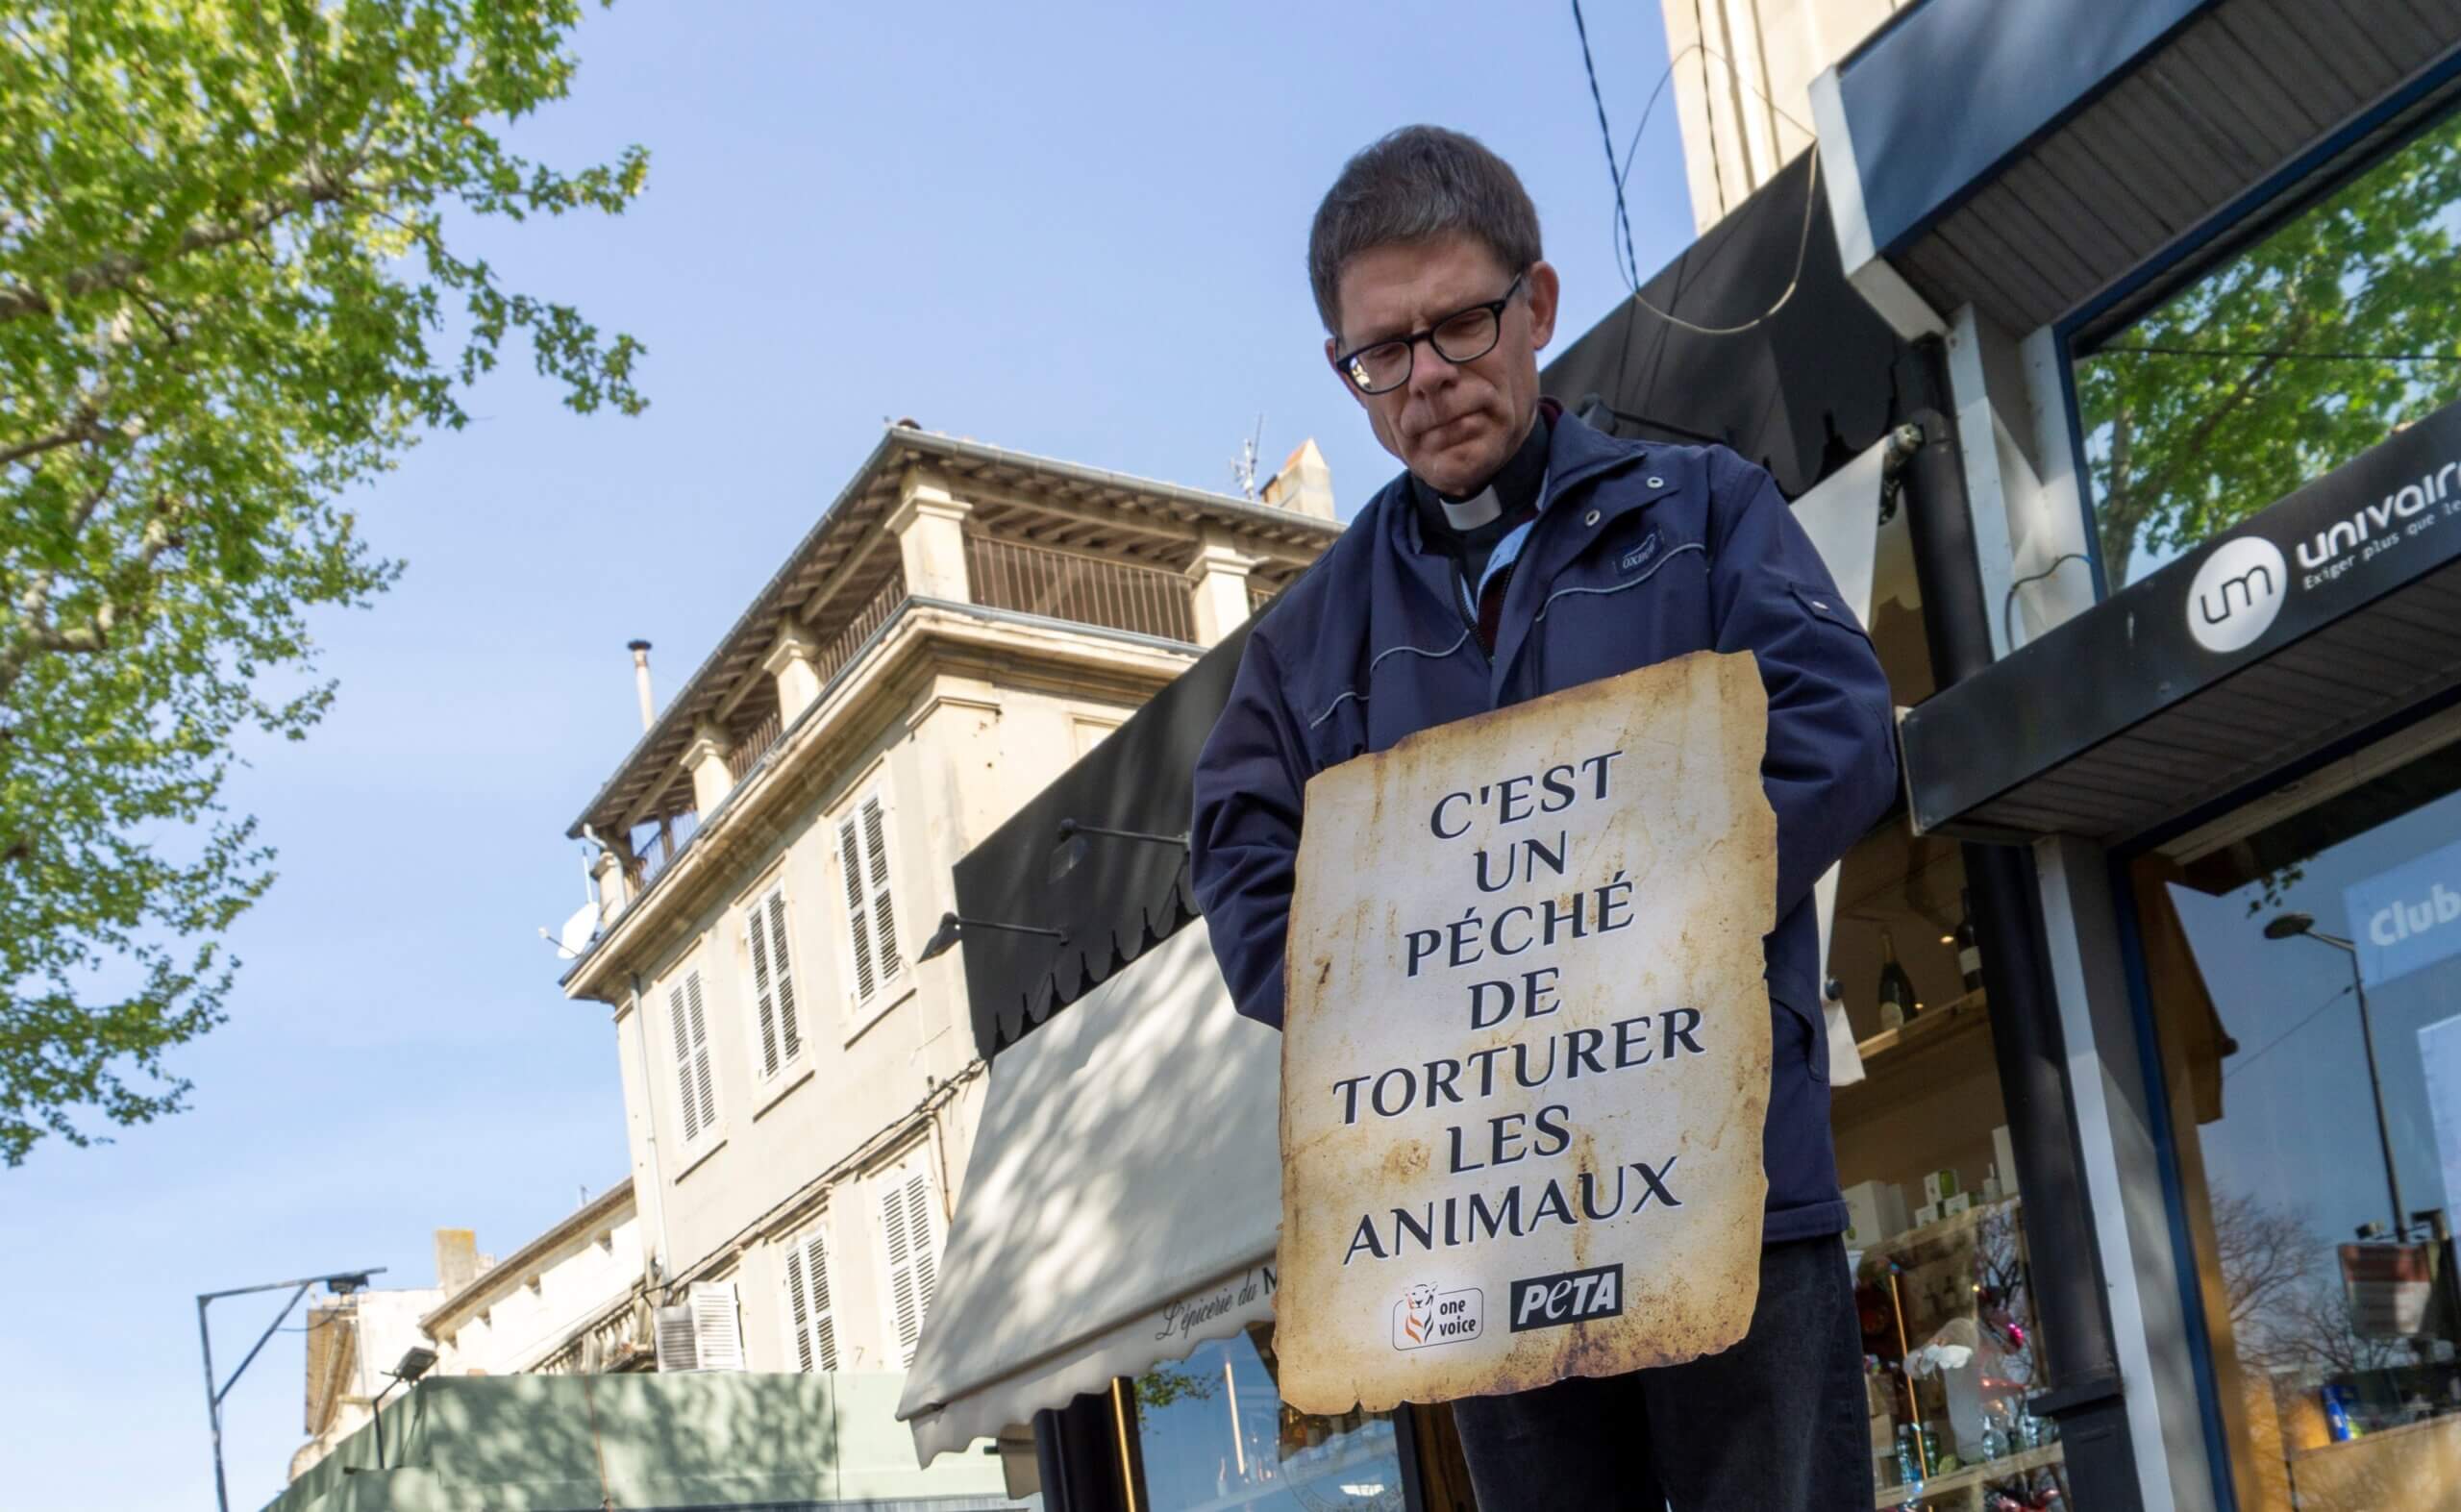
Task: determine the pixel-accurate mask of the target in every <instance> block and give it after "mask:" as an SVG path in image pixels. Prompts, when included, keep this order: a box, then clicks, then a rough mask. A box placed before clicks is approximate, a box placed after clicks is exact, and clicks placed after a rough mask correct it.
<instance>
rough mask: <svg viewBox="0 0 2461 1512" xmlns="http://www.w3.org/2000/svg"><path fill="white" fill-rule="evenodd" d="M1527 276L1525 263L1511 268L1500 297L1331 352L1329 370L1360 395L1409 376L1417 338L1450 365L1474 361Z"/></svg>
mask: <svg viewBox="0 0 2461 1512" xmlns="http://www.w3.org/2000/svg"><path fill="white" fill-rule="evenodd" d="M1528 277H1529V269H1527V268H1524V269H1523V270H1522V271H1520V272H1518V273H1515V274H1514V275H1513V276H1512V284H1511V286H1510V287H1508V288H1506V289H1505V290H1504V297H1503V298H1501V299H1491V300H1488V301H1487V302H1486V303H1485V304H1483V305H1472V306H1469V307H1468V308H1467V309H1463V310H1454V312H1453V313H1451V314H1449V315H1447V316H1445V317H1444V318H1443V319H1442V320H1439V321H1437V322H1436V323H1435V324H1433V325H1431V326H1429V327H1428V328H1427V329H1426V330H1425V331H1414V332H1412V333H1410V334H1409V335H1405V336H1394V337H1392V338H1391V339H1389V340H1385V341H1374V342H1370V343H1369V344H1367V345H1366V346H1363V347H1360V348H1358V349H1357V350H1356V351H1355V352H1351V353H1348V354H1346V355H1344V356H1341V357H1337V358H1335V359H1333V370H1334V371H1335V372H1338V373H1340V374H1341V375H1342V377H1344V378H1346V379H1348V380H1350V384H1351V386H1352V387H1354V388H1355V389H1357V390H1358V391H1359V392H1360V393H1362V394H1383V393H1390V392H1392V391H1393V390H1394V389H1396V388H1399V387H1401V386H1402V385H1403V384H1406V383H1408V382H1409V381H1410V368H1411V366H1412V365H1413V364H1414V363H1415V362H1416V361H1417V359H1418V352H1419V343H1420V342H1422V341H1424V342H1426V343H1427V344H1428V345H1429V346H1430V347H1433V348H1434V349H1435V355H1436V356H1438V357H1440V358H1442V359H1445V360H1446V361H1448V362H1450V363H1452V364H1453V365H1454V366H1455V367H1458V366H1460V365H1461V364H1462V363H1464V362H1475V361H1477V360H1478V359H1480V358H1482V357H1484V356H1486V355H1487V354H1488V353H1490V352H1492V351H1494V350H1495V349H1496V342H1497V340H1498V339H1499V338H1500V337H1502V336H1503V335H1504V306H1506V305H1509V304H1511V303H1512V296H1513V295H1515V294H1518V293H1520V292H1521V281H1522V280H1523V279H1525V278H1528Z"/></svg>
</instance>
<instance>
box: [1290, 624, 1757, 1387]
mask: <svg viewBox="0 0 2461 1512" xmlns="http://www.w3.org/2000/svg"><path fill="white" fill-rule="evenodd" d="M1767 721H1768V707H1767V699H1766V695H1765V694H1764V692H1763V690H1762V686H1761V682H1760V677H1759V673H1758V670H1757V666H1756V663H1755V662H1754V661H1753V657H1751V656H1750V655H1749V654H1744V655H1734V656H1721V655H1715V654H1709V653H1703V654H1699V655H1695V656H1690V657H1682V658H1679V659H1678V660H1674V661H1669V662H1663V663H1660V664H1658V665H1656V666H1652V667H1645V668H1642V669H1640V670H1638V671H1635V672H1630V673H1627V674H1625V675H1623V676H1621V677H1616V678H1610V679H1606V680H1603V681H1601V682H1592V683H1587V684H1584V685H1582V686H1580V687H1576V688H1572V689H1569V690H1567V691H1564V692H1560V693H1556V694H1553V695H1551V696H1549V697H1546V698H1543V699H1539V700H1536V701H1534V702H1531V703H1529V704H1524V705H1520V706H1514V707H1512V708H1508V709H1504V710H1500V711H1498V712H1496V713H1492V714H1485V715H1480V716H1479V717H1477V718H1473V719H1467V720H1462V721H1460V722H1457V723H1454V724H1450V725H1444V726H1440V727H1438V728H1436V729H1432V730H1428V731H1421V732H1419V733H1417V734H1414V735H1411V736H1409V737H1408V738H1406V739H1405V740H1403V741H1402V742H1401V743H1399V744H1398V745H1396V746H1394V747H1393V748H1392V749H1390V750H1388V751H1384V752H1380V753H1376V754H1372V755H1368V756H1360V757H1358V758H1356V759H1355V760H1352V761H1348V762H1345V763H1343V764H1342V765H1340V766H1337V767H1333V768H1330V769H1329V770H1327V771H1325V772H1323V773H1321V774H1319V775H1318V776H1317V777H1316V778H1315V780H1314V781H1311V782H1309V783H1308V785H1307V794H1306V823H1305V832H1304V837H1303V839H1302V841H1301V845H1300V850H1299V875H1298V882H1297V888H1296V893H1295V896H1294V899H1293V902H1292V906H1291V914H1290V934H1289V945H1288V954H1287V958H1286V967H1285V969H1286V971H1287V973H1288V976H1287V989H1288V990H1287V1011H1286V1020H1285V1024H1284V1028H1283V1037H1282V1100H1281V1149H1282V1229H1281V1244H1280V1260H1281V1265H1280V1281H1281V1287H1280V1294H1279V1295H1278V1296H1277V1298H1276V1310H1277V1315H1278V1319H1279V1322H1278V1326H1277V1328H1276V1349H1277V1350H1278V1351H1280V1358H1281V1377H1280V1386H1281V1393H1282V1396H1283V1398H1284V1399H1285V1400H1288V1401H1289V1402H1290V1403H1291V1404H1292V1405H1294V1406H1296V1407H1298V1408H1300V1409H1301V1410H1302V1411H1307V1412H1325V1413H1330V1412H1340V1411H1344V1410H1347V1409H1348V1408H1349V1407H1350V1406H1351V1405H1352V1403H1353V1402H1354V1401H1355V1402H1357V1403H1359V1404H1360V1405H1362V1406H1364V1407H1366V1408H1369V1409H1380V1408H1385V1407H1389V1406H1391V1405H1393V1404H1394V1403H1396V1402H1398V1401H1404V1400H1409V1401H1441V1400H1451V1399H1453V1398H1455V1397H1462V1396H1472V1395H1479V1394H1483V1393H1491V1392H1504V1391H1517V1390H1522V1389H1525V1388H1528V1387H1532V1386H1539V1385H1544V1384H1547V1383H1548V1382H1551V1381H1554V1380H1558V1379H1561V1378H1563V1377H1565V1376H1612V1375H1618V1374H1621V1373H1623V1372H1625V1371H1629V1370H1635V1369H1640V1368H1642V1367H1646V1366H1654V1365H1664V1364H1671V1363H1675V1362H1678V1361H1681V1360H1687V1359H1692V1358H1696V1357H1698V1356H1700V1355H1703V1354H1706V1353H1714V1352H1716V1351H1720V1350H1723V1349H1726V1348H1727V1347H1728V1346H1729V1345H1731V1344H1733V1343H1734V1342H1735V1341H1737V1340H1739V1339H1740V1338H1742V1337H1743V1333H1744V1330H1745V1328H1746V1327H1747V1326H1749V1324H1750V1323H1751V1319H1752V1309H1753V1302H1754V1301H1755V1300H1756V1298H1757V1293H1758V1277H1759V1269H1758V1267H1759V1255H1760V1220H1761V1207H1762V1203H1763V1201H1764V1199H1765V1197H1766V1194H1767V1180H1766V1177H1765V1176H1764V1174H1763V1172H1762V1168H1761V1153H1760V1140H1761V1128H1762V1120H1763V1116H1764V1114H1765V1112H1766V1110H1767V1104H1768V1098H1769V1066H1770V1061H1769V1057H1770V1027H1769V997H1768V989H1767V985H1766V983H1765V981H1764V980H1763V976H1762V973H1763V970H1764V966H1765V957H1764V954H1763V945H1762V939H1763V936H1764V935H1765V934H1766V933H1767V932H1768V930H1769V929H1770V928H1771V926H1772V923H1773V920H1772V914H1773V911H1774V908H1775V900H1776V894H1777V822H1776V819H1775V817H1774V816H1773V815H1772V813H1771V811H1770V808H1769V804H1768V800H1767V798H1766V796H1765V795H1764V794H1763V792H1762V789H1761V784H1760V761H1761V755H1762V750H1763V747H1764V744H1765V741H1766V738H1767Z"/></svg>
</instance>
